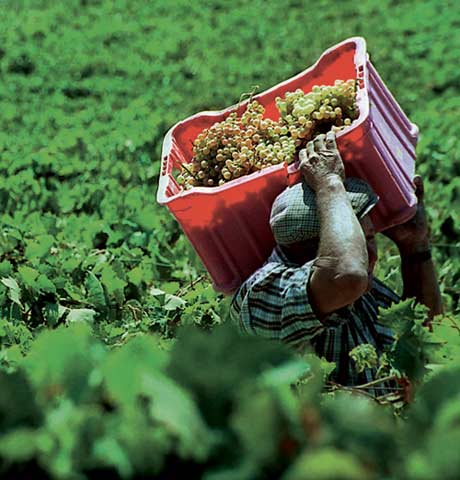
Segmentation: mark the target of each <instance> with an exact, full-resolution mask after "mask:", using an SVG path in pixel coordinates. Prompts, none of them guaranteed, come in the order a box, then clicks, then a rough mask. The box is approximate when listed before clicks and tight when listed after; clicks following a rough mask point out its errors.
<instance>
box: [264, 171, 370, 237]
mask: <svg viewBox="0 0 460 480" xmlns="http://www.w3.org/2000/svg"><path fill="white" fill-rule="evenodd" d="M343 184H344V186H345V190H346V191H347V194H348V198H349V199H350V203H351V206H352V207H353V211H354V212H355V214H356V216H357V217H358V218H359V219H361V218H362V217H364V215H366V214H367V213H369V211H370V210H371V209H372V208H373V207H374V206H375V204H376V203H377V202H378V200H379V197H378V196H377V195H376V194H375V193H374V192H373V190H372V188H371V187H370V186H369V184H367V183H366V182H365V181H364V180H360V179H358V178H353V177H350V178H347V179H345V181H344V182H343ZM270 227H271V229H272V232H273V235H274V237H275V240H276V243H278V244H279V245H290V244H292V243H297V242H303V241H305V240H310V239H313V238H317V237H319V232H320V221H319V216H318V211H317V207H316V195H315V192H314V190H312V189H311V188H310V187H309V186H308V185H307V184H306V183H305V182H304V181H302V182H301V183H297V184H295V185H294V186H292V187H288V188H286V189H285V190H284V191H283V192H281V193H280V194H279V195H278V196H277V197H276V198H275V201H274V202H273V205H272V210H271V214H270Z"/></svg>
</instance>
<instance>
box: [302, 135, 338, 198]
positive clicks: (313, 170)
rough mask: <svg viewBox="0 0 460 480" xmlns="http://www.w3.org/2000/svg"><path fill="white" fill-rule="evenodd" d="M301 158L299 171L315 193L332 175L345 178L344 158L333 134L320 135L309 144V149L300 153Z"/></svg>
mask: <svg viewBox="0 0 460 480" xmlns="http://www.w3.org/2000/svg"><path fill="white" fill-rule="evenodd" d="M299 158H300V165H299V169H300V171H301V172H302V175H303V176H304V178H305V181H306V182H307V184H308V185H309V186H310V187H311V188H312V189H313V190H315V191H316V190H317V189H318V186H319V185H320V184H321V182H322V181H323V180H325V179H326V178H327V177H329V176H331V175H337V176H339V177H340V178H341V179H342V180H343V179H344V178H345V170H344V168H343V163H342V158H341V157H340V153H339V150H338V149H337V144H336V142H335V134H334V133H333V132H328V133H327V134H326V135H318V136H317V137H316V138H315V139H314V140H312V141H310V142H308V144H307V148H306V149H303V150H301V151H300V154H299Z"/></svg>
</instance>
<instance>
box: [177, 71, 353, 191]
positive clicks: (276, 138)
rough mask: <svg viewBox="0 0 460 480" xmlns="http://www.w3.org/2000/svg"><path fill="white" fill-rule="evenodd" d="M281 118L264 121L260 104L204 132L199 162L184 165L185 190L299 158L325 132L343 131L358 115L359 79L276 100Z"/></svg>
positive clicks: (196, 152)
mask: <svg viewBox="0 0 460 480" xmlns="http://www.w3.org/2000/svg"><path fill="white" fill-rule="evenodd" d="M276 105H277V108H278V111H279V113H280V118H279V120H277V121H275V120H272V119H269V118H264V113H265V108H264V106H263V105H261V104H260V103H259V102H258V101H257V100H253V101H251V102H249V103H248V106H247V108H246V110H245V111H244V112H243V114H242V115H241V116H238V114H237V113H236V112H232V113H230V114H229V115H228V116H227V118H225V119H224V120H223V121H221V122H216V123H214V124H213V125H212V126H211V127H210V128H206V129H204V130H203V131H202V132H201V133H200V134H199V135H198V136H197V137H196V139H195V140H194V141H193V149H192V150H193V158H192V160H191V162H190V163H185V164H182V172H181V174H180V175H179V176H178V177H177V181H178V183H179V184H181V185H183V186H184V188H185V189H187V190H188V189H190V188H192V187H198V186H205V187H216V186H221V185H224V184H225V183H227V182H229V181H231V180H233V179H236V178H239V177H242V176H244V175H249V174H251V173H253V172H256V171H259V170H262V169H264V168H266V167H270V166H272V165H276V164H279V163H283V162H286V163H287V164H288V165H289V164H291V163H293V162H294V161H295V159H296V155H297V152H298V151H299V150H300V149H301V148H303V147H304V146H305V145H306V144H307V142H308V141H310V140H312V139H314V138H315V137H316V136H317V135H319V134H320V133H325V132H328V131H330V130H333V131H336V132H337V131H339V130H341V129H343V128H344V127H347V126H349V125H351V123H352V121H353V120H354V119H356V118H357V117H358V114H359V112H358V107H357V104H356V80H353V79H351V80H348V81H346V82H344V81H343V80H336V82H335V84H334V85H331V86H327V85H322V86H317V85H316V86H314V87H313V89H312V91H311V92H309V93H305V92H304V91H303V90H301V89H297V90H296V91H294V92H287V93H286V95H285V97H284V99H283V98H281V97H277V98H276Z"/></svg>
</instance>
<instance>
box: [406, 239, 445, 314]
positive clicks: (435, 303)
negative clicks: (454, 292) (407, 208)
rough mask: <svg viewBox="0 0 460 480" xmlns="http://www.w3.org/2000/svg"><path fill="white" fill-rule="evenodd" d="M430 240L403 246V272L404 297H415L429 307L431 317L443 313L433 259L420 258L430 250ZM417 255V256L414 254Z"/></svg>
mask: <svg viewBox="0 0 460 480" xmlns="http://www.w3.org/2000/svg"><path fill="white" fill-rule="evenodd" d="M429 248H430V245H429V242H428V241H425V242H423V243H422V244H420V245H417V246H412V247H409V248H401V249H400V254H401V273H402V278H403V285H404V286H403V298H415V299H416V300H417V302H419V303H421V304H422V305H425V306H427V307H428V309H429V316H430V318H432V317H434V316H435V315H438V314H440V313H442V311H443V309H442V301H441V293H440V291H439V284H438V279H437V275H436V269H435V266H434V263H433V260H432V259H431V258H430V259H425V260H424V259H423V258H420V253H422V252H428V251H429ZM414 255H415V256H414Z"/></svg>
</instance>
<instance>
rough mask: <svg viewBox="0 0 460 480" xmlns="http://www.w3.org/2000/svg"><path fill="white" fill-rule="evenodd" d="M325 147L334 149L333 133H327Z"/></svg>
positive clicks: (335, 144) (335, 146)
mask: <svg viewBox="0 0 460 480" xmlns="http://www.w3.org/2000/svg"><path fill="white" fill-rule="evenodd" d="M326 147H327V148H329V149H336V148H337V143H336V141H335V133H334V132H327V134H326Z"/></svg>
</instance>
